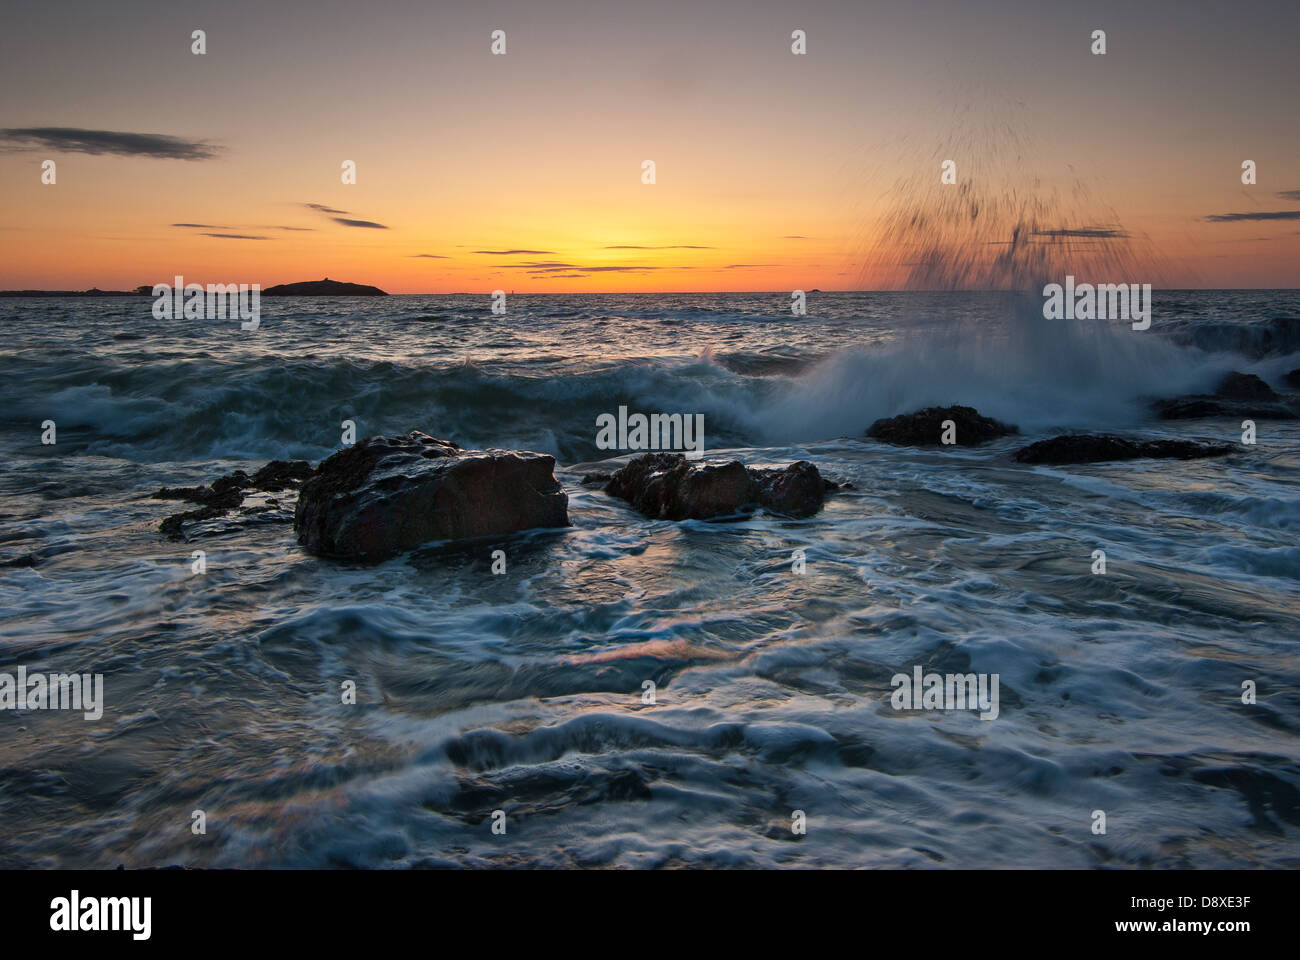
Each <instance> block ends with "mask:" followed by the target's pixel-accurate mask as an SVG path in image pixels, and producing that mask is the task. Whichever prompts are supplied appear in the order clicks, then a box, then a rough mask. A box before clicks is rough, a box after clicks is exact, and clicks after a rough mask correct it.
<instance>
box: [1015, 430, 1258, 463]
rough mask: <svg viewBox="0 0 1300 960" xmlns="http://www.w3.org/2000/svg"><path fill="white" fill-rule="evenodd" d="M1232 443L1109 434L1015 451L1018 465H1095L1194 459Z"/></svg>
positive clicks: (1219, 453)
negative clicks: (1149, 460) (1148, 438)
mask: <svg viewBox="0 0 1300 960" xmlns="http://www.w3.org/2000/svg"><path fill="white" fill-rule="evenodd" d="M1234 449H1235V448H1234V447H1233V446H1232V445H1231V444H1217V445H1210V444H1203V443H1193V442H1192V441H1190V440H1129V439H1127V438H1125V437H1116V436H1112V435H1110V434H1068V435H1065V436H1060V437H1052V438H1051V439H1050V440H1039V441H1038V442H1037V443H1031V444H1030V445H1029V446H1027V447H1021V448H1020V449H1019V450H1017V451H1016V460H1018V461H1019V462H1021V463H1098V462H1101V461H1106V460H1139V459H1144V458H1162V459H1171V460H1196V459H1200V458H1203V457H1221V456H1223V455H1225V454H1228V453H1232V452H1233V450H1234Z"/></svg>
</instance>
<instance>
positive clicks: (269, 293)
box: [262, 277, 388, 297]
mask: <svg viewBox="0 0 1300 960" xmlns="http://www.w3.org/2000/svg"><path fill="white" fill-rule="evenodd" d="M262 296H264V297H386V296H388V293H387V292H386V291H384V290H380V289H379V288H378V287H372V286H369V285H368V284H364V283H340V282H339V281H337V280H331V279H330V278H329V277H326V278H325V279H324V280H303V281H302V282H301V283H277V284H276V285H275V286H273V287H267V288H266V289H265V290H263V291H262Z"/></svg>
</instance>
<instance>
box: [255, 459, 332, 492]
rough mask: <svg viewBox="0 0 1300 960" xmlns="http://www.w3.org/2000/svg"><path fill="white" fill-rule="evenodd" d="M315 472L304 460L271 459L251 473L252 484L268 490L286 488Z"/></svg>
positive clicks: (297, 483) (297, 484) (308, 477)
mask: <svg viewBox="0 0 1300 960" xmlns="http://www.w3.org/2000/svg"><path fill="white" fill-rule="evenodd" d="M315 472H316V471H314V470H313V469H312V467H311V464H309V463H308V462H307V461H306V460H272V461H271V462H270V463H268V464H267V465H266V466H264V467H262V468H261V469H260V470H258V471H257V472H256V473H255V474H253V482H252V485H253V486H254V487H255V488H256V489H258V490H266V491H268V492H273V491H276V490H286V489H290V488H294V487H297V486H299V485H301V484H302V483H305V482H306V481H307V480H310V479H311V475H312V474H313V473H315Z"/></svg>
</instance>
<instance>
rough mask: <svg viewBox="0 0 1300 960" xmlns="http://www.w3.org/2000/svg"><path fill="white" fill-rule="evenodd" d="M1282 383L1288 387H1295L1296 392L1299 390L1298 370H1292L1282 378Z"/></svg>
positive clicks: (1299, 378)
mask: <svg viewBox="0 0 1300 960" xmlns="http://www.w3.org/2000/svg"><path fill="white" fill-rule="evenodd" d="M1282 382H1283V383H1285V384H1286V385H1287V386H1288V387H1295V388H1296V389H1297V390H1300V369H1296V370H1292V371H1291V372H1290V373H1288V374H1287V375H1286V376H1285V377H1283V378H1282Z"/></svg>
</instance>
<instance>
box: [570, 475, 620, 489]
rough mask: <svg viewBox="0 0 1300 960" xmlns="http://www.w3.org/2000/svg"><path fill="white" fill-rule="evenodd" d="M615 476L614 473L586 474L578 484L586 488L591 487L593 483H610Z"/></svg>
mask: <svg viewBox="0 0 1300 960" xmlns="http://www.w3.org/2000/svg"><path fill="white" fill-rule="evenodd" d="M613 476H614V475H613V474H612V473H584V474H583V475H582V479H581V480H579V481H578V482H579V483H580V484H582V485H583V486H584V487H589V486H591V485H592V484H593V483H609V481H610V478H611V477H613Z"/></svg>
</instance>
